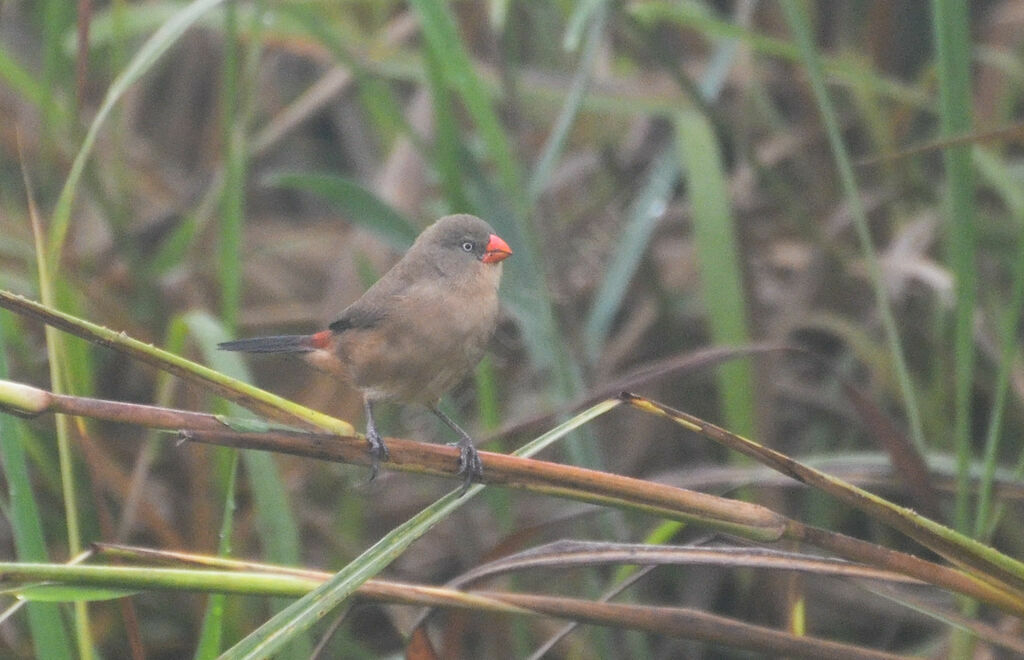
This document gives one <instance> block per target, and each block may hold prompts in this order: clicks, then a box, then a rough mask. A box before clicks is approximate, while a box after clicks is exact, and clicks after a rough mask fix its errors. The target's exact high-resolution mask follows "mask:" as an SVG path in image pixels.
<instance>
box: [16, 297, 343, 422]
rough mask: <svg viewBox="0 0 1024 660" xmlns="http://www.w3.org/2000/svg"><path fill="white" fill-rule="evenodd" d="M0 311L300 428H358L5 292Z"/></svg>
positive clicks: (181, 358) (149, 345) (173, 355)
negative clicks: (21, 316)
mask: <svg viewBox="0 0 1024 660" xmlns="http://www.w3.org/2000/svg"><path fill="white" fill-rule="evenodd" d="M0 307H3V308H6V309H11V310H14V311H17V312H18V313H20V314H25V315H27V316H31V317H33V318H37V319H40V320H42V321H43V322H44V323H47V324H48V325H50V326H53V327H55V328H60V329H61V330H64V331H65V332H69V333H71V334H74V335H76V336H78V337H82V338H84V339H87V340H89V341H91V342H93V343H97V344H100V345H103V346H107V347H109V348H112V349H114V350H116V351H119V352H121V353H124V354H125V355H129V356H131V357H133V358H135V359H137V360H140V361H142V362H145V363H147V364H152V365H154V366H156V367H157V368H159V369H163V370H164V371H167V372H168V373H172V374H174V375H176V376H179V377H181V378H184V379H186V380H189V381H191V382H194V383H198V384H201V385H203V386H204V387H207V388H208V389H210V390H211V391H213V392H215V393H216V394H218V395H220V396H222V397H224V398H226V399H231V400H238V401H239V402H241V403H242V404H243V405H245V406H246V407H247V408H249V409H250V410H256V411H257V412H259V413H261V414H264V415H267V416H269V417H271V418H276V419H282V418H286V419H288V420H290V421H298V422H299V423H300V424H301V423H303V422H304V423H307V424H311V425H313V426H317V427H319V428H322V429H325V430H328V431H331V432H334V433H338V434H340V435H346V436H351V435H354V434H355V428H354V427H353V426H352V425H351V424H349V423H348V422H345V421H343V420H340V419H336V418H334V417H331V416H330V415H325V414H324V413H321V412H319V411H316V410H313V409H311V408H306V407H305V406H301V405H299V404H297V403H295V402H293V401H289V400H288V399H285V398H283V397H280V396H277V395H276V394H271V393H270V392H267V391H265V390H261V389H260V388H258V387H253V386H252V385H249V384H248V383H245V382H242V381H240V380H238V379H235V378H231V377H229V376H225V375H224V374H222V373H220V372H218V371H216V370H214V369H210V368H209V367H206V366H204V365H201V364H197V363H195V362H192V361H191V360H186V359H185V358H183V357H181V356H180V355H175V354H173V353H169V352H168V351H165V350H161V349H159V348H156V347H155V346H153V345H152V344H146V343H143V342H141V341H139V340H137V339H132V338H131V337H129V336H128V335H126V334H125V333H123V332H115V331H113V330H110V329H108V328H104V327H103V326H100V325H96V324H95V323H90V322H89V321H86V320H83V319H80V318H77V317H75V316H72V315H71V314H66V313H64V312H61V311H58V310H56V309H53V308H51V307H48V306H47V305H43V304H41V303H37V302H35V301H32V300H28V299H27V298H23V297H22V296H17V295H14V294H12V293H10V292H8V291H4V290H2V289H0Z"/></svg>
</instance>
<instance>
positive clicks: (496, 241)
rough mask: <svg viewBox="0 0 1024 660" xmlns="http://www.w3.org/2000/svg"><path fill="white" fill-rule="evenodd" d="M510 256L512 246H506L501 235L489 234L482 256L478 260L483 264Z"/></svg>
mask: <svg viewBox="0 0 1024 660" xmlns="http://www.w3.org/2000/svg"><path fill="white" fill-rule="evenodd" d="M511 256H512V248H510V247H509V246H508V243H506V242H505V241H503V240H502V238H501V236H498V235H497V234H491V238H490V240H488V241H487V247H486V248H484V256H483V257H482V258H481V259H480V260H481V261H483V262H484V263H485V264H492V263H497V262H499V261H501V260H502V259H507V258H509V257H511Z"/></svg>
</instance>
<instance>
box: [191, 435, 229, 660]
mask: <svg viewBox="0 0 1024 660" xmlns="http://www.w3.org/2000/svg"><path fill="white" fill-rule="evenodd" d="M228 453H229V454H230V456H231V460H230V465H229V467H228V476H227V479H225V480H224V493H223V494H224V518H223V520H221V524H220V534H219V536H218V538H219V539H220V542H219V543H218V545H217V556H218V557H230V556H231V534H232V532H233V530H234V521H235V479H236V477H237V476H238V454H239V452H237V451H230V450H228ZM226 606H227V594H223V593H214V594H211V595H210V598H209V600H208V601H207V603H206V614H205V615H204V616H203V625H202V628H201V629H200V632H199V643H198V644H197V645H196V652H195V655H194V656H193V657H195V658H196V660H204V659H206V658H216V657H217V656H218V655H219V654H220V651H221V642H222V640H223V638H224V614H225V608H226Z"/></svg>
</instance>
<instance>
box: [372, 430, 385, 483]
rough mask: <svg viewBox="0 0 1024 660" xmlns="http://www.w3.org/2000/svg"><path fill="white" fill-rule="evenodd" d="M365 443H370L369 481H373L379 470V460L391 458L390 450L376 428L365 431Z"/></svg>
mask: <svg viewBox="0 0 1024 660" xmlns="http://www.w3.org/2000/svg"><path fill="white" fill-rule="evenodd" d="M366 443H367V444H368V445H370V481H373V480H374V479H376V478H377V473H378V472H380V462H381V461H388V460H391V452H389V451H388V448H387V446H386V445H385V444H384V440H383V439H381V437H380V433H377V431H376V429H373V430H368V431H367V432H366Z"/></svg>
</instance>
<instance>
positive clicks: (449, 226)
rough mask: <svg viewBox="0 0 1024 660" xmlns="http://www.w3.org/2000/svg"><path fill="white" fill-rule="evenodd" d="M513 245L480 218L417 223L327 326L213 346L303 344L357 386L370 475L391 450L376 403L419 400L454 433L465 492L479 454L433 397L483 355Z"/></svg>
mask: <svg viewBox="0 0 1024 660" xmlns="http://www.w3.org/2000/svg"><path fill="white" fill-rule="evenodd" d="M511 254H512V249H511V248H509V246H508V243H506V242H505V241H504V240H502V239H501V238H500V237H499V236H498V235H497V234H495V233H494V230H493V229H491V226H490V225H489V224H487V223H486V222H484V221H483V220H481V219H480V218H478V217H476V216H473V215H465V214H460V215H449V216H445V217H443V218H441V219H440V220H438V221H437V222H435V223H434V224H432V225H431V226H429V227H427V228H426V229H425V230H423V232H422V233H421V234H420V235H419V236H418V237H417V238H416V242H415V243H413V245H412V247H411V248H409V250H408V252H406V253H405V255H404V256H403V257H402V258H401V259H400V260H399V261H398V263H396V264H395V265H394V266H393V267H392V268H391V270H389V271H388V272H387V273H385V274H384V276H383V277H381V278H380V279H379V280H377V282H376V283H375V284H374V285H373V286H371V287H370V288H369V289H367V290H366V293H364V294H363V295H362V297H360V298H359V299H358V300H356V301H355V302H354V303H352V304H351V305H349V306H348V307H347V308H345V310H344V311H343V312H342V313H341V316H340V317H338V319H337V320H336V321H334V322H333V323H331V324H330V325H329V326H328V327H327V329H326V330H322V331H320V332H317V333H315V334H312V335H280V336H274V337H252V338H249V339H238V340H236V341H229V342H224V343H222V344H219V348H221V349H223V350H227V351H243V352H247V353H300V354H302V357H303V358H304V359H305V360H306V361H307V362H309V363H310V364H311V365H313V366H314V367H316V368H317V369H319V370H321V371H325V372H327V373H329V374H331V375H333V376H336V377H338V378H340V379H343V380H346V381H348V382H350V383H351V384H352V385H353V386H354V387H355V388H356V389H358V390H359V391H360V392H361V393H362V395H363V409H364V410H365V411H366V441H367V443H369V445H370V456H371V457H372V459H373V463H372V468H371V476H370V478H371V479H373V478H374V477H376V476H377V470H378V467H379V463H380V461H381V460H382V459H383V460H388V458H389V455H388V449H387V447H386V446H385V445H384V442H383V440H381V436H380V433H379V432H378V431H377V425H376V423H375V422H374V420H373V405H374V404H375V403H376V402H378V401H383V400H395V401H398V402H401V403H419V404H423V405H425V406H426V407H428V408H429V409H430V410H431V411H433V413H434V414H435V415H437V416H438V417H439V418H441V421H443V422H444V423H445V424H447V425H448V426H449V427H450V428H451V429H452V430H453V431H455V432H456V433H458V434H459V437H460V439H459V441H458V442H457V443H455V444H457V445H458V447H459V472H458V473H459V474H461V475H464V478H465V481H464V483H463V491H462V492H463V493H464V492H465V491H466V489H467V488H469V485H470V484H471V483H472V481H473V479H474V478H476V479H479V478H480V477H481V476H482V475H483V464H482V463H481V461H480V456H479V454H478V453H477V451H476V448H475V447H474V446H473V440H472V438H470V437H469V434H468V433H466V432H465V431H464V430H462V429H461V428H460V427H459V425H458V424H456V423H455V422H454V421H453V420H452V419H451V418H449V417H448V416H447V415H445V414H444V413H443V412H441V410H440V409H439V408H438V407H437V406H438V403H439V401H440V399H441V397H442V396H443V395H444V393H445V392H447V391H448V390H450V389H451V388H452V387H454V386H455V385H456V384H457V383H458V382H459V381H460V380H462V378H463V377H464V376H465V375H466V374H467V373H468V372H469V371H470V369H472V368H473V367H474V366H475V365H476V363H477V362H479V361H480V358H481V357H483V354H484V350H485V349H486V347H487V343H488V342H489V341H490V339H491V336H492V335H493V334H494V329H495V326H496V325H497V320H498V283H499V282H500V280H501V269H502V264H501V262H502V261H503V260H504V259H506V258H508V257H509V256H511Z"/></svg>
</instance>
